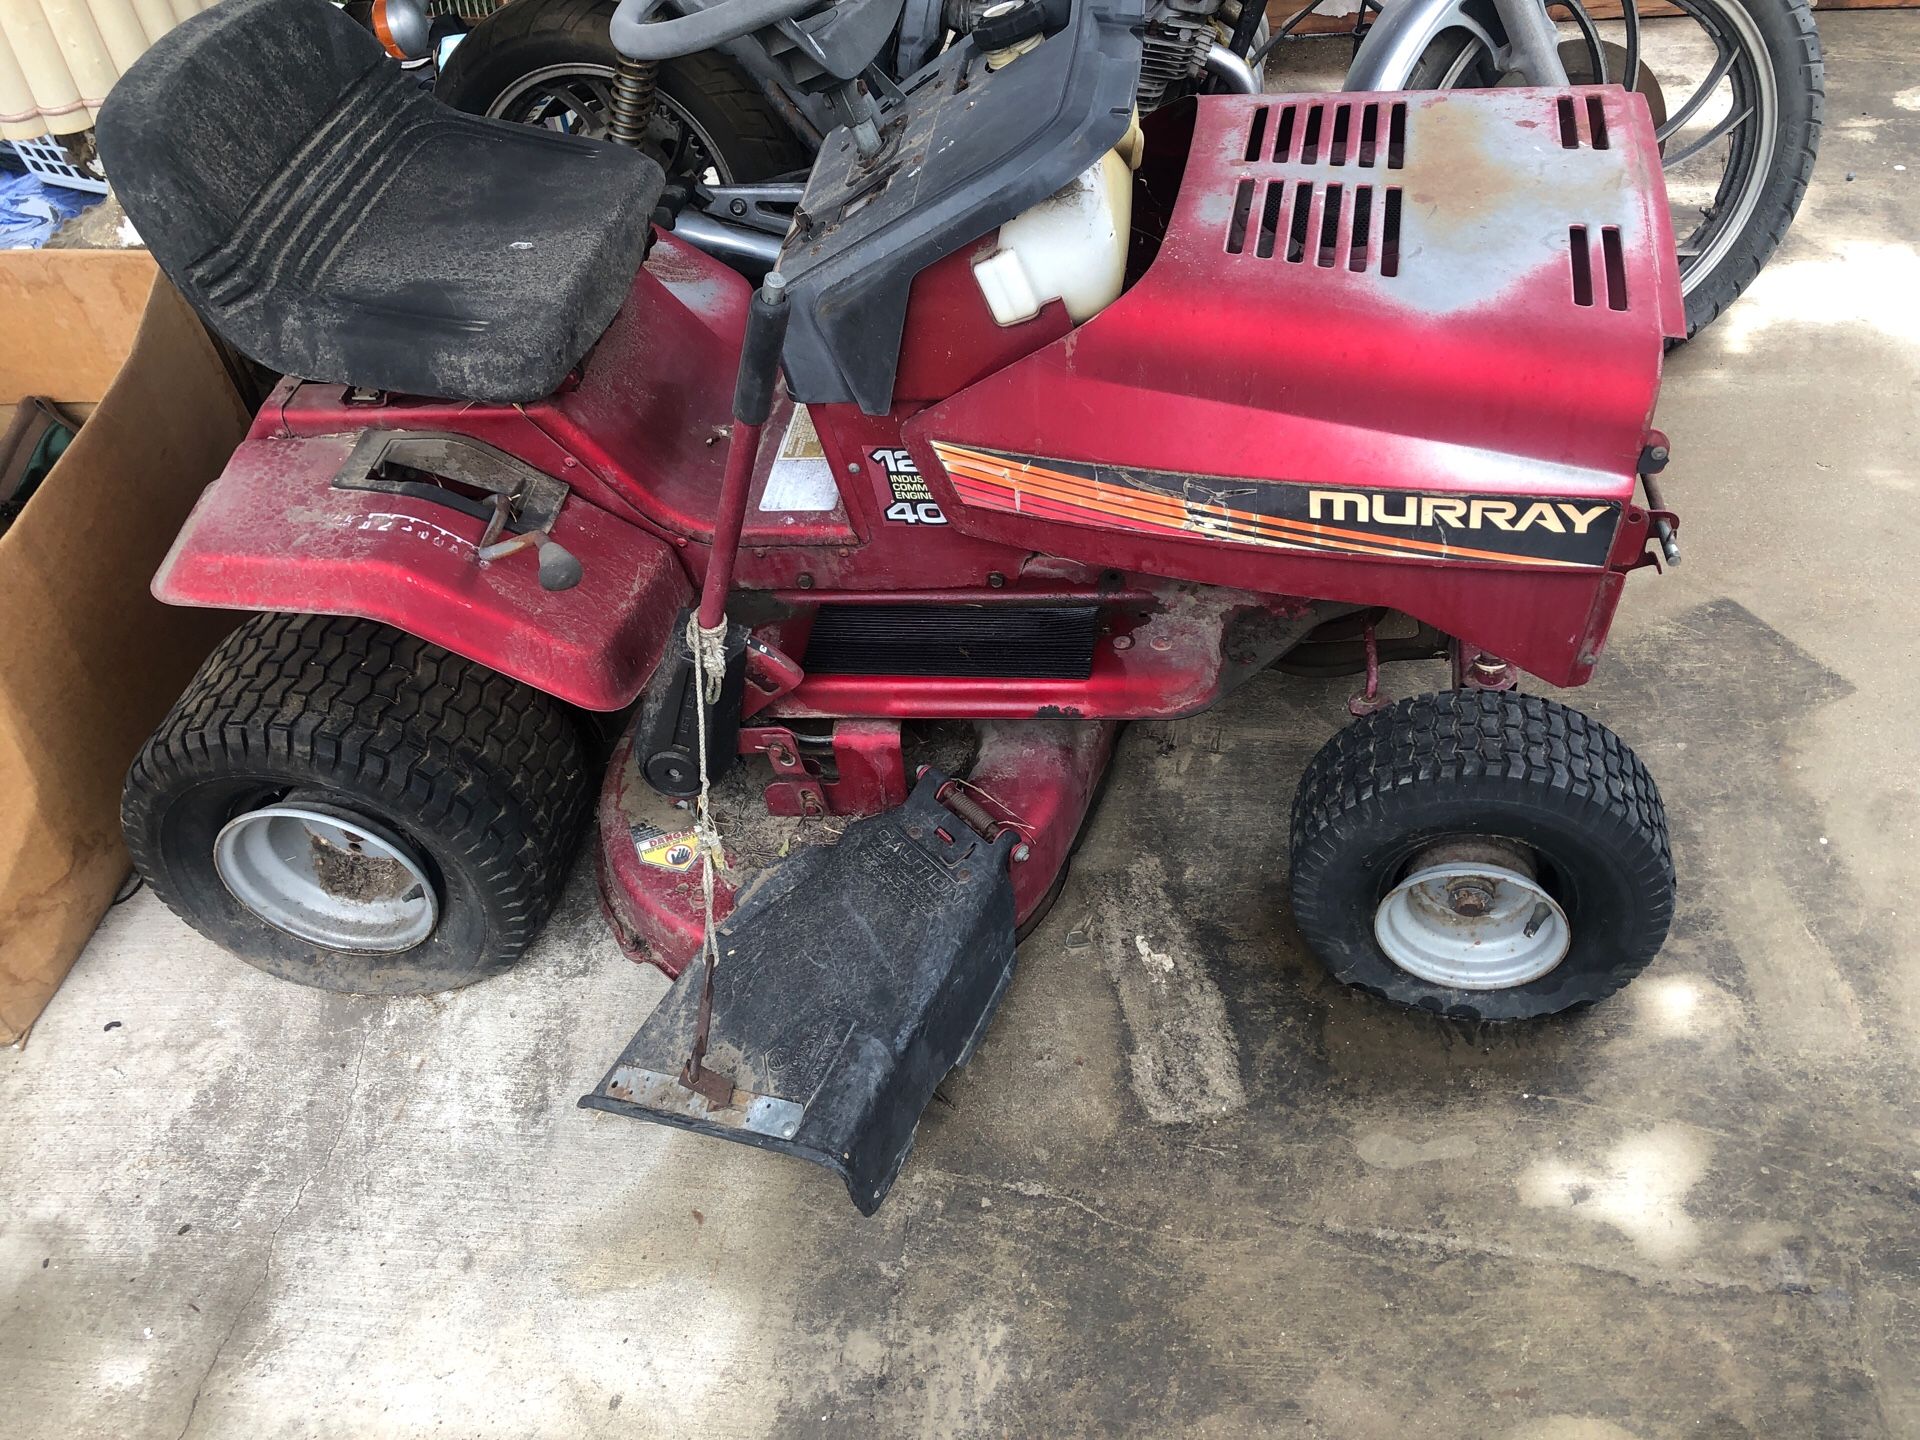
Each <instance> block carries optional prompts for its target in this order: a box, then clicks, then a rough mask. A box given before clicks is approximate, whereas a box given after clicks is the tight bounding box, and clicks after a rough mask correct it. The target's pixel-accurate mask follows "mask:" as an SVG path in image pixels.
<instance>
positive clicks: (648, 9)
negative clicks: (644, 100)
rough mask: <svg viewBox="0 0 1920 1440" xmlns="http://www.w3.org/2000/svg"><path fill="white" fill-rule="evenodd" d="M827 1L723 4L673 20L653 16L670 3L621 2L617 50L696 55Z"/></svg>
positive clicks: (656, 56) (641, 56)
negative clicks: (658, 18) (656, 18)
mask: <svg viewBox="0 0 1920 1440" xmlns="http://www.w3.org/2000/svg"><path fill="white" fill-rule="evenodd" d="M821 3H822V0H720V3H719V4H717V5H710V6H708V7H707V8H705V9H702V10H696V11H694V12H693V13H692V14H691V15H680V16H676V17H675V18H674V19H672V20H655V19H654V18H653V17H654V16H655V15H657V14H659V13H660V12H661V11H662V10H664V9H665V8H666V4H667V0H620V8H619V9H617V10H615V11H614V12H613V20H612V22H611V29H612V34H613V48H614V49H616V50H618V51H619V52H620V53H621V54H622V55H624V56H626V57H627V58H628V59H629V60H674V59H677V58H679V57H680V56H682V55H696V54H698V53H699V52H700V51H702V50H711V49H712V48H713V47H714V46H716V45H724V44H725V43H726V42H727V41H729V40H738V39H739V38H740V37H741V36H742V35H749V34H751V33H753V32H754V31H755V30H764V29H765V28H766V27H767V26H769V25H777V24H779V23H780V22H781V21H782V20H792V19H795V18H797V17H798V16H801V15H804V14H806V13H807V12H808V11H809V10H814V9H817V8H819V6H820V4H821Z"/></svg>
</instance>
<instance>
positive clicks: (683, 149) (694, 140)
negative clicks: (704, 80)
mask: <svg viewBox="0 0 1920 1440" xmlns="http://www.w3.org/2000/svg"><path fill="white" fill-rule="evenodd" d="M613 76H614V71H613V68H612V67H611V66H607V65H588V64H570V65H548V66H546V67H544V68H543V69H539V70H531V71H529V72H527V73H526V74H525V75H522V76H521V77H520V78H519V79H518V80H516V81H515V82H514V83H513V84H512V85H510V86H508V87H507V89H505V90H503V91H501V92H500V94H499V95H497V96H495V97H494V101H493V103H492V104H491V105H489V106H487V118H489V119H491V120H509V121H512V122H513V123H514V124H516V125H537V126H540V127H541V128H542V129H546V130H554V131H557V132H559V133H561V134H564V135H581V136H585V137H586V138H587V139H589V140H604V139H606V138H607V116H608V114H609V112H610V111H611V110H612V108H613ZM654 106H655V112H654V114H655V119H654V124H655V126H656V127H658V126H659V125H660V124H661V122H662V121H665V123H666V126H667V127H668V129H669V130H670V132H671V133H670V134H663V135H661V136H659V137H657V138H659V139H661V140H663V141H666V142H668V143H667V144H666V150H667V155H668V159H669V161H670V162H671V163H670V164H669V166H668V169H669V171H670V173H672V174H674V175H683V176H691V177H692V178H694V179H696V180H702V181H705V182H706V183H707V184H710V185H731V184H733V183H735V176H734V174H733V172H732V167H731V166H729V165H728V164H727V162H726V160H725V159H724V158H723V157H722V155H721V153H720V149H719V147H718V146H717V145H716V144H715V143H714V139H713V137H712V136H711V135H709V134H708V133H707V131H706V129H705V128H704V127H703V126H702V125H701V124H700V123H699V121H697V120H695V119H694V118H693V116H691V115H690V114H688V113H687V111H686V109H685V108H684V107H682V106H681V105H680V104H679V103H678V102H677V101H675V100H674V99H673V97H672V96H670V95H667V94H666V93H665V92H663V91H658V90H656V91H655V93H654ZM709 172H711V173H709Z"/></svg>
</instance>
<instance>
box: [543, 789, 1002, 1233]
mask: <svg viewBox="0 0 1920 1440" xmlns="http://www.w3.org/2000/svg"><path fill="white" fill-rule="evenodd" d="M944 783H945V777H943V776H941V775H939V774H938V773H937V772H932V771H929V772H928V773H927V774H926V775H925V776H924V777H923V778H922V779H921V781H920V783H919V785H918V786H917V787H916V788H915V790H914V792H913V794H912V795H911V796H909V797H908V800H907V803H906V804H905V805H903V806H901V807H900V808H899V809H898V810H892V811H889V812H888V813H886V814H885V815H876V816H874V817H872V818H870V819H866V820H860V821H856V822H855V823H854V824H853V825H851V826H849V827H848V829H847V832H846V834H845V835H843V836H842V837H841V839H840V843H839V844H837V845H834V846H831V847H821V848H816V849H807V850H803V851H801V852H800V853H799V854H798V855H796V856H794V857H793V858H792V859H790V860H788V861H786V862H784V863H782V864H781V865H779V866H777V867H775V868H774V869H772V870H770V871H768V872H766V873H765V874H764V875H763V876H762V877H761V878H760V880H759V882H758V883H757V884H755V885H754V886H753V887H752V888H751V889H750V890H749V891H748V893H747V894H746V895H744V896H743V897H742V899H741V902H740V904H739V905H738V906H737V907H736V908H735V910H734V912H733V914H732V915H730V916H729V917H728V918H727V920H726V921H725V922H724V923H723V924H722V925H721V927H720V930H719V936H718V938H719V948H720V962H719V966H718V968H717V969H716V970H715V971H714V975H713V1011H712V1020H711V1022H710V1026H709V1033H708V1041H707V1050H706V1059H705V1062H704V1065H703V1067H702V1068H703V1071H704V1072H705V1073H706V1077H707V1083H703V1084H702V1086H701V1089H700V1090H699V1091H695V1090H693V1089H691V1088H689V1087H688V1086H687V1085H686V1084H684V1083H682V1076H683V1074H684V1071H685V1067H686V1064H687V1059H688V1056H689V1055H690V1054H691V1053H692V1049H693V1041H694V1036H695V1033H696V1030H697V1028H698V1025H699V1014H700V1000H701V995H702V992H703V990H704V988H705V985H706V979H707V974H706V965H705V962H704V961H702V962H699V963H696V964H694V965H691V966H689V967H688V968H687V970H686V971H685V972H684V973H683V974H682V975H681V976H680V978H679V979H678V980H677V981H675V982H674V986H673V989H672V990H670V991H669V992H668V993H667V996H666V998H665V999H664V1000H662V1001H661V1002H660V1005H659V1007H658V1008H657V1009H656V1010H655V1011H654V1012H653V1014H652V1015H651V1016H649V1017H648V1019H647V1022H646V1024H644V1025H642V1026H641V1027H640V1031H639V1033H638V1034H636V1035H635V1036H634V1037H633V1039H632V1041H631V1042H629V1043H628V1045H627V1048H626V1049H625V1050H624V1051H622V1052H621V1055H620V1058H619V1059H618V1060H617V1061H615V1062H614V1066H613V1068H612V1069H611V1070H609V1071H608V1072H607V1075H606V1078H605V1079H603V1080H602V1081H601V1082H600V1084H599V1086H598V1087H597V1088H596V1089H595V1090H594V1092H593V1093H592V1094H591V1095H587V1096H584V1097H582V1099H581V1101H580V1103H581V1104H582V1105H583V1106H586V1107H588V1108H590V1109H595V1110H606V1111H609V1112H611V1113H613V1114H616V1115H630V1116H632V1117H633V1118H635V1119H637V1120H652V1121H656V1122H658V1123H660V1124H663V1125H677V1126H679V1127H680V1128H682V1129H685V1130H694V1131H698V1132H699V1133H700V1134H703V1135H712V1136H716V1137H718V1138H720V1139H723V1140H737V1141H740V1142H741V1143H743V1144H747V1145H758V1146H760V1147H761V1148H762V1149H765V1150H777V1151H780V1152H782V1153H783V1154H787V1155H793V1156H797V1157H798V1158H800V1159H802V1160H810V1161H812V1162H813V1163H814V1164H816V1165H824V1166H826V1167H827V1168H828V1169H830V1170H833V1171H834V1172H836V1173H837V1174H839V1175H840V1176H841V1178H842V1179H844V1180H845V1181H846V1184H847V1193H848V1194H849V1195H850V1196H852V1198H853V1203H854V1204H855V1205H856V1206H857V1207H858V1208H859V1210H860V1212H861V1213H862V1214H863V1215H871V1214H872V1213H873V1212H874V1210H875V1209H877V1208H878V1207H879V1204H880V1202H881V1200H883V1199H884V1198H885V1197H886V1193H887V1191H888V1189H890V1188H891V1187H892V1185H893V1180H894V1176H896V1175H897V1174H898V1173H899V1171H900V1166H901V1163H902V1162H903V1161H904V1160H905V1159H906V1157H907V1152H908V1151H909V1150H910V1149H912V1147H913V1132H914V1127H915V1126H916V1125H917V1124H918V1123H919V1120H920V1112H921V1111H922V1110H924V1109H925V1108H926V1105H927V1102H928V1100H930V1099H931V1098H932V1097H933V1090H934V1086H936V1085H937V1084H939V1083H940V1081H941V1079H942V1078H943V1077H944V1076H945V1075H946V1073H947V1072H948V1071H949V1070H950V1069H952V1068H953V1067H954V1066H955V1065H958V1064H961V1063H964V1062H965V1060H966V1059H967V1057H968V1056H969V1055H970V1054H971V1053H972V1051H973V1047H974V1045H975V1044H976V1043H977V1042H978V1040H979V1038H980V1036H981V1034H982V1033H984V1031H985V1030H986V1028H987V1022H988V1021H989V1020H990V1019H991V1017H992V1015H993V1011H994V1008H995V1007H996V1006H997V1005H998V1004H999V1001H1000V997H1001V995H1002V994H1003V993H1004V992H1005V990H1006V987H1007V982H1008V980H1009V979H1011V978H1012V975H1013V949H1014V946H1013V927H1014V903H1013V884H1012V882H1011V880H1010V879H1009V878H1008V874H1007V856H1008V852H1009V851H1010V850H1011V849H1012V847H1013V845H1014V843H1015V838H1016V837H1015V836H1014V835H1013V834H1012V833H1007V834H1003V835H1001V836H1000V838H999V839H997V840H993V841H988V840H985V839H983V838H981V836H979V835H978V834H976V833H975V832H974V831H973V830H971V829H969V828H968V826H967V825H966V823H965V822H964V821H962V820H961V819H960V818H959V817H957V816H956V815H954V814H953V813H952V812H951V811H950V810H948V809H947V808H946V807H945V806H944V805H942V804H941V803H940V802H939V801H938V800H937V799H936V798H935V796H936V794H937V792H938V791H939V788H940V786H941V785H942V784H944ZM716 1076H717V1077H719V1081H720V1083H717V1084H716V1083H714V1077H716ZM722 1095H723V1096H724V1099H716V1098H714V1097H716V1096H722Z"/></svg>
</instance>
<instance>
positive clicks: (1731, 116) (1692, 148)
mask: <svg viewBox="0 0 1920 1440" xmlns="http://www.w3.org/2000/svg"><path fill="white" fill-rule="evenodd" d="M1752 118H1753V106H1751V105H1749V106H1747V108H1746V109H1744V110H1742V111H1740V112H1739V113H1738V114H1735V113H1734V112H1732V111H1729V112H1728V113H1727V117H1726V119H1724V120H1720V121H1718V122H1716V123H1715V124H1714V126H1713V128H1712V129H1710V130H1708V131H1707V133H1706V134H1704V135H1702V136H1701V137H1700V138H1699V139H1698V140H1695V141H1694V142H1693V143H1692V144H1691V145H1688V146H1687V147H1686V148H1685V149H1683V150H1680V151H1678V152H1676V153H1675V154H1672V155H1665V156H1662V157H1661V160H1660V164H1661V168H1662V169H1672V168H1673V167H1674V166H1676V165H1684V164H1685V163H1686V162H1687V161H1689V160H1691V159H1692V158H1693V157H1694V156H1696V155H1698V154H1699V153H1700V152H1701V151H1702V150H1704V149H1706V148H1707V146H1709V145H1711V144H1713V142H1714V141H1716V140H1718V139H1719V138H1720V137H1721V136H1722V135H1725V134H1727V133H1728V132H1730V131H1732V130H1735V129H1737V128H1739V127H1740V126H1742V125H1744V124H1746V123H1747V121H1748V120H1750V119H1752Z"/></svg>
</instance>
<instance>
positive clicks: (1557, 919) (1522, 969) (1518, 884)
mask: <svg viewBox="0 0 1920 1440" xmlns="http://www.w3.org/2000/svg"><path fill="white" fill-rule="evenodd" d="M1483 903H1484V909H1482V908H1481V905H1482V904H1483ZM1463 904H1464V905H1465V906H1466V910H1467V912H1468V913H1463V911H1462V906H1463ZM1373 935H1374V939H1375V940H1376V941H1377V942H1378V943H1379V945H1380V948H1381V950H1382V951H1384V952H1385V953H1386V956H1387V958H1388V959H1389V960H1391V961H1393V963H1394V964H1395V965H1398V966H1399V967H1400V968H1401V969H1402V970H1404V971H1406V972H1407V973H1408V974H1409V975H1413V976H1416V977H1418V978H1419V979H1421V980H1425V981H1428V982H1429V983H1431V984H1434V985H1444V986H1447V987H1448V988H1450V989H1454V990H1510V989H1513V988H1514V987H1516V986H1520V985H1526V984H1530V983H1531V982H1533V981H1535V980H1538V979H1539V978H1540V977H1541V976H1543V975H1546V974H1549V973H1550V972H1551V971H1552V970H1553V969H1554V967H1555V966H1557V965H1558V964H1559V963H1560V962H1561V961H1562V960H1564V959H1566V956H1567V950H1568V948H1569V947H1570V946H1571V945H1572V943H1573V927H1572V925H1571V924H1569V923H1568V920H1567V912H1566V911H1565V910H1564V909H1563V908H1561V905H1560V902H1559V901H1557V900H1555V899H1554V898H1553V897H1552V896H1551V895H1549V894H1548V893H1547V892H1546V891H1545V890H1543V889H1541V888H1540V885H1539V883H1538V882H1537V881H1535V880H1533V879H1532V878H1531V877H1529V876H1527V875H1525V874H1523V873H1521V872H1520V871H1519V870H1515V869H1510V868H1508V867H1507V866H1504V865H1492V864H1485V863H1452V864H1441V865H1429V866H1427V867H1425V868H1424V869H1420V870H1416V871H1414V872H1413V873H1412V874H1411V875H1409V876H1407V878H1406V879H1404V880H1402V881H1401V882H1400V883H1399V884H1398V885H1396V886H1394V888H1393V889H1392V890H1390V891H1389V892H1388V893H1387V896H1386V898H1385V899H1384V900H1382V901H1381V902H1380V905H1379V908H1378V909H1377V910H1375V911H1374V916H1373Z"/></svg>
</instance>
